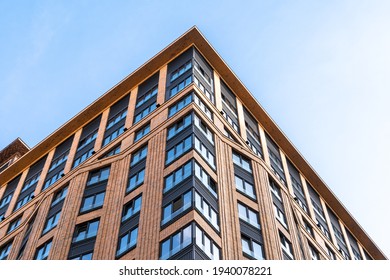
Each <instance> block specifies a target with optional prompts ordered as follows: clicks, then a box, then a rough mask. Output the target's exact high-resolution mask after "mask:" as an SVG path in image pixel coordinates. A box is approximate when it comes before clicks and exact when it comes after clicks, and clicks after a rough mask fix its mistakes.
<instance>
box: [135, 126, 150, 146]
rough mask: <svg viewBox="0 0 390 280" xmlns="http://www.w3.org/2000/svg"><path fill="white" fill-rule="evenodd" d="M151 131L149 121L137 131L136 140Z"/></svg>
mask: <svg viewBox="0 0 390 280" xmlns="http://www.w3.org/2000/svg"><path fill="white" fill-rule="evenodd" d="M149 132H150V123H148V124H147V125H145V126H144V127H141V129H139V130H137V131H136V133H135V136H134V142H136V141H138V140H139V139H141V138H142V137H144V136H145V135H146V134H148V133H149Z"/></svg>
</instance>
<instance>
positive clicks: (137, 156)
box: [130, 146, 148, 166]
mask: <svg viewBox="0 0 390 280" xmlns="http://www.w3.org/2000/svg"><path fill="white" fill-rule="evenodd" d="M147 154H148V146H144V147H142V148H141V149H139V150H138V151H136V152H135V153H134V154H133V156H132V157H131V162H130V166H134V165H136V164H137V163H138V162H140V161H141V160H143V159H144V158H146V155H147Z"/></svg>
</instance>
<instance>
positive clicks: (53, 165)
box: [48, 150, 69, 172]
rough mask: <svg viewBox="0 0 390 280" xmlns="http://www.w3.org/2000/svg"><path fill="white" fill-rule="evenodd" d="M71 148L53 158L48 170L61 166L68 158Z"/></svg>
mask: <svg viewBox="0 0 390 280" xmlns="http://www.w3.org/2000/svg"><path fill="white" fill-rule="evenodd" d="M68 154H69V150H68V151H66V152H64V153H62V154H61V155H59V156H58V157H57V158H55V159H53V160H52V162H51V165H50V169H49V171H48V172H50V171H52V170H54V169H55V168H56V167H57V166H60V165H61V164H62V163H63V162H65V161H66V160H67V159H68Z"/></svg>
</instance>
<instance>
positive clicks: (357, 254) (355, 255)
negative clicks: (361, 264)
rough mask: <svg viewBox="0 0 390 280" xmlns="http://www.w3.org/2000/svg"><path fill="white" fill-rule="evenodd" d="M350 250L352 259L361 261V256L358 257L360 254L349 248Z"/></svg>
mask: <svg viewBox="0 0 390 280" xmlns="http://www.w3.org/2000/svg"><path fill="white" fill-rule="evenodd" d="M351 249H352V253H353V257H354V259H355V260H357V261H358V260H362V259H363V258H362V255H360V253H359V252H358V251H356V249H355V248H353V247H351Z"/></svg>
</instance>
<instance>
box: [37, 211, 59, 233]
mask: <svg viewBox="0 0 390 280" xmlns="http://www.w3.org/2000/svg"><path fill="white" fill-rule="evenodd" d="M60 216H61V210H60V211H58V212H57V213H55V214H54V215H52V216H50V217H49V218H48V219H47V220H46V223H45V227H44V228H43V231H42V234H46V233H48V232H49V231H50V230H52V229H53V228H55V227H56V226H57V224H58V221H59V220H60Z"/></svg>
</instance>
